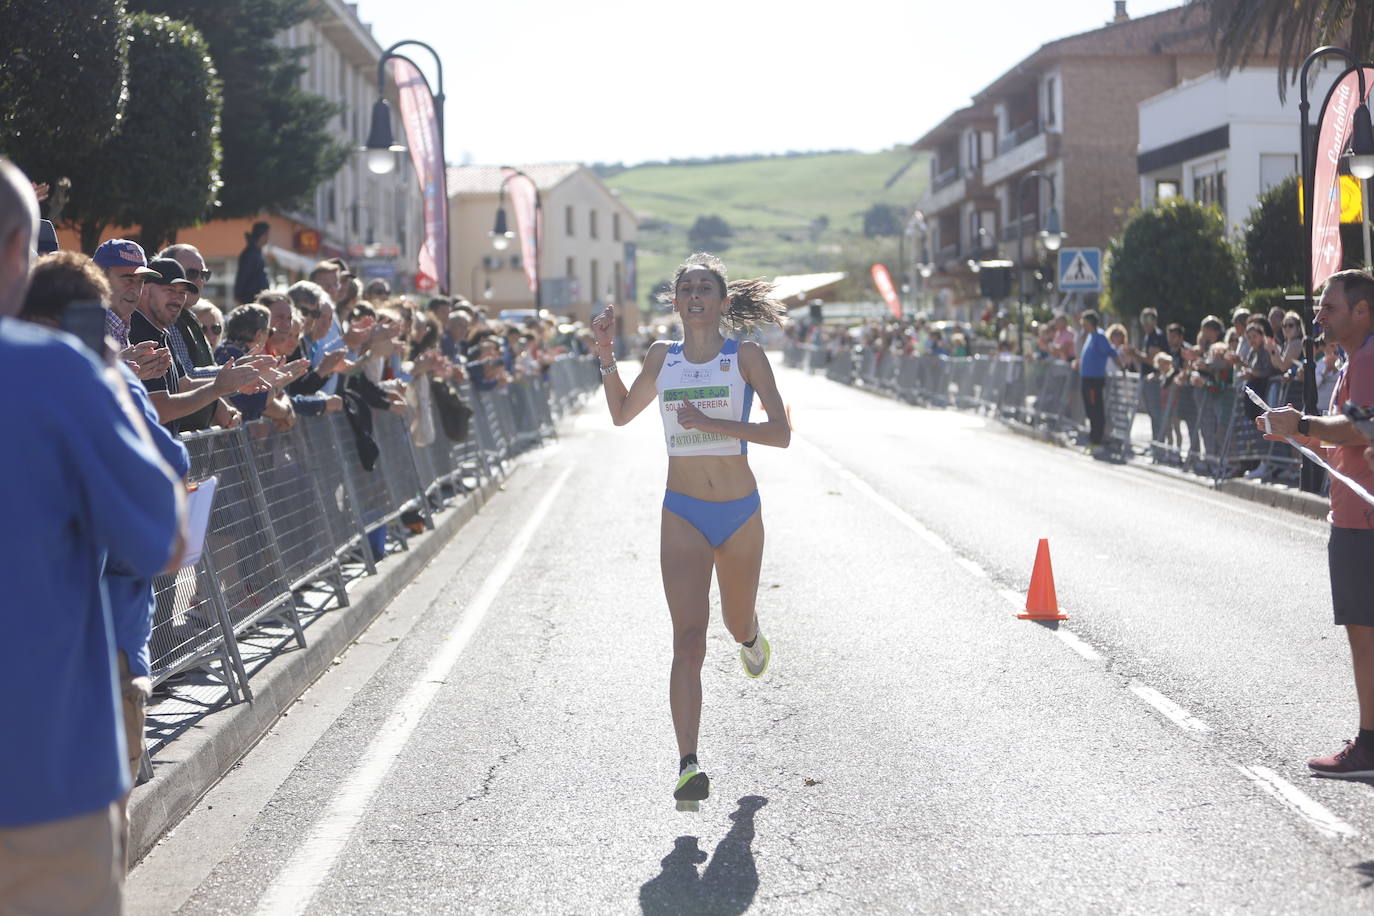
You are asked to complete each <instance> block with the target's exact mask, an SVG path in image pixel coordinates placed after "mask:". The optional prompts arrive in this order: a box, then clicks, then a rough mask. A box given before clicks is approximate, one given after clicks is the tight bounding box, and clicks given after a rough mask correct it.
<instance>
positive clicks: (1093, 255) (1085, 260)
mask: <svg viewBox="0 0 1374 916" xmlns="http://www.w3.org/2000/svg"><path fill="white" fill-rule="evenodd" d="M1059 289H1060V291H1061V292H1065V293H1100V292H1101V291H1102V249H1101V248H1061V249H1059Z"/></svg>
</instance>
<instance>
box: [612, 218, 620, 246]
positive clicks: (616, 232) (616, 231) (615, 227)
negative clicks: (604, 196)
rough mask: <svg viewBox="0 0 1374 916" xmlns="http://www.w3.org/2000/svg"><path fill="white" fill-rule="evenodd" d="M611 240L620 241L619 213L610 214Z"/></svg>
mask: <svg viewBox="0 0 1374 916" xmlns="http://www.w3.org/2000/svg"><path fill="white" fill-rule="evenodd" d="M611 240H612V241H616V242H618V241H620V214H619V213H612V214H611Z"/></svg>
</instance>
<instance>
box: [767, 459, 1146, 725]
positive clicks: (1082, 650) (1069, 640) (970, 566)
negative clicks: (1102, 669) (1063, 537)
mask: <svg viewBox="0 0 1374 916" xmlns="http://www.w3.org/2000/svg"><path fill="white" fill-rule="evenodd" d="M793 438H794V439H796V440H797V441H804V440H801V439H800V438H799V437H797V436H795V435H794V436H793ZM806 444H807V446H808V447H809V448H810V449H811V450H812V451H813V452H814V453H815V455H816V457H817V458H818V459H819V460H820V462H821V463H822V464H824V465H825V466H826V467H828V468H830V469H831V470H832V471H834V472H835V473H837V474H839V475H840V476H841V477H843V478H844V479H845V480H847V481H849V483H850V485H851V486H853V487H854V488H855V489H857V490H858V491H859V492H861V493H863V494H864V495H865V496H867V497H868V498H869V499H871V500H873V501H874V502H875V503H877V504H878V506H879V507H881V508H882V509H883V510H884V511H885V512H887V513H888V514H889V515H891V516H892V517H893V518H895V519H897V520H898V521H900V522H901V523H902V524H903V525H905V526H906V527H907V528H910V529H911V530H912V531H914V532H916V533H917V534H918V535H920V536H921V537H922V538H923V539H924V540H925V541H926V542H927V543H929V544H930V545H932V546H933V547H935V548H937V549H938V550H940V551H941V552H943V553H954V548H953V547H951V546H949V544H947V543H945V541H943V540H942V539H941V538H940V536H939V535H937V534H936V533H935V532H933V531H931V530H930V529H929V528H927V527H925V526H924V525H922V524H921V523H920V522H918V521H916V519H914V518H912V517H911V515H909V514H908V513H907V512H906V511H905V510H904V509H902V508H900V507H899V506H897V505H896V504H895V503H893V502H892V501H891V500H889V499H888V498H887V497H885V496H883V495H881V494H880V493H878V491H877V490H874V489H873V488H872V487H871V486H869V485H868V484H867V483H865V482H864V481H863V480H860V479H859V477H858V475H856V474H855V473H854V472H853V471H851V470H849V469H848V468H846V467H844V465H842V464H840V463H839V462H838V461H836V460H835V459H834V458H831V457H830V456H829V455H827V454H826V453H825V452H823V451H821V449H820V448H819V447H818V446H816V445H815V444H813V443H810V442H808V443H806ZM954 562H956V563H958V564H959V565H960V566H962V567H963V568H964V569H966V570H968V571H969V572H970V573H972V574H973V575H975V576H977V577H979V578H980V579H991V576H989V575H988V573H987V570H985V569H983V567H982V566H981V565H979V564H978V562H977V561H976V560H971V559H969V558H968V557H960V556H955V558H954ZM997 593H998V594H1000V595H1001V596H1002V597H1003V598H1006V599H1007V601H1008V602H1010V603H1011V605H1012V607H1015V608H1018V609H1020V610H1025V607H1026V604H1025V598H1024V597H1023V596H1022V595H1021V594H1020V593H1019V592H1014V591H1012V590H1011V589H1009V588H999V589H998V590H997ZM1054 633H1055V635H1056V636H1058V637H1059V638H1060V639H1061V640H1062V641H1063V642H1064V644H1065V645H1067V646H1068V647H1069V648H1070V649H1073V651H1075V652H1077V653H1078V654H1079V655H1081V656H1083V657H1084V658H1086V659H1087V660H1088V661H1090V662H1100V661H1101V660H1102V656H1101V655H1100V654H1098V652H1097V650H1096V649H1094V648H1093V647H1092V646H1090V645H1088V644H1087V643H1086V642H1084V641H1083V640H1082V639H1080V638H1079V637H1078V636H1076V635H1074V634H1073V633H1070V632H1069V631H1068V630H1066V629H1064V628H1063V627H1059V628H1057V629H1056V630H1055V631H1054ZM1161 699H1162V698H1161ZM1166 702H1167V701H1166Z"/></svg>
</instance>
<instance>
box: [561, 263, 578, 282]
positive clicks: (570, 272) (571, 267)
mask: <svg viewBox="0 0 1374 916" xmlns="http://www.w3.org/2000/svg"><path fill="white" fill-rule="evenodd" d="M563 276H565V277H567V278H568V279H569V280H574V279H576V278H577V262H576V261H574V260H573V259H572V258H568V266H567V269H566V270H564V271H563Z"/></svg>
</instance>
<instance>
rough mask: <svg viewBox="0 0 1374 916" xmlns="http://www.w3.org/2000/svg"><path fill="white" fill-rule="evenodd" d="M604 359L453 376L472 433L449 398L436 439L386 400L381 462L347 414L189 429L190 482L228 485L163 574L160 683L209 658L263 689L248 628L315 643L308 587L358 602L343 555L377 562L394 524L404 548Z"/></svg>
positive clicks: (577, 394) (237, 680)
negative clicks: (471, 379)
mask: <svg viewBox="0 0 1374 916" xmlns="http://www.w3.org/2000/svg"><path fill="white" fill-rule="evenodd" d="M595 363H596V360H595V359H594V358H589V357H575V356H567V357H561V358H559V359H558V360H556V361H555V362H554V363H553V364H552V365H551V366H549V367H548V370H547V373H546V378H535V379H529V380H524V381H517V382H512V383H510V384H509V385H507V386H505V387H503V388H501V389H498V390H493V391H487V392H476V391H473V390H472V389H471V386H469V385H466V384H462V385H455V386H453V390H454V391H455V393H456V394H458V396H459V398H460V399H461V400H462V402H463V404H464V405H466V407H467V408H468V409H470V410H471V411H472V413H471V416H470V418H469V422H468V428H467V435H466V436H464V437H463V438H462V439H461V440H459V441H454V440H453V439H450V438H449V437H448V436H447V435H446V433H445V430H444V426H443V422H442V415H441V412H440V407H439V405H438V404H437V403H432V404H431V407H430V411H431V413H432V415H433V416H432V420H433V430H434V433H433V438H432V439H431V440H430V441H427V442H425V443H424V444H423V445H417V444H416V442H415V436H414V435H413V434H412V431H411V425H410V424H411V421H413V420H414V419H415V417H414V415H413V413H412V412H410V411H407V412H406V413H404V414H402V413H395V412H391V411H381V410H374V411H373V412H372V438H373V441H374V442H375V444H376V446H377V455H376V459H375V462H374V463H373V464H372V465H371V467H368V466H366V465H365V464H364V462H363V459H362V457H361V455H360V452H359V448H358V442H357V439H356V438H355V436H354V432H353V429H352V427H351V426H350V424H349V421H348V418H347V416H346V415H345V414H343V413H334V414H327V415H324V416H318V417H300V418H298V419H297V421H296V424H295V426H294V427H292V428H291V429H290V430H287V431H282V430H280V429H277V428H276V427H275V426H274V425H273V424H272V423H271V421H269V420H257V421H254V422H252V423H247V424H245V425H243V426H241V427H239V428H237V429H229V430H223V429H216V430H210V431H206V432H198V433H189V434H187V435H184V436H183V437H182V441H183V442H184V443H185V445H186V448H187V450H188V451H189V452H190V456H191V471H190V474H189V475H188V481H190V482H191V483H192V484H193V485H194V484H195V483H197V482H199V481H202V480H205V479H207V478H208V477H210V476H212V475H217V476H218V477H219V484H218V490H217V492H216V495H215V502H214V508H213V510H212V512H211V517H210V526H209V530H208V533H207V535H206V542H205V549H204V551H203V553H202V555H201V558H200V560H199V562H197V563H196V564H195V566H193V567H187V568H184V569H182V570H180V571H178V572H177V573H175V574H169V575H164V576H160V577H158V578H157V579H156V580H155V581H154V584H153V593H154V598H155V605H156V607H155V612H154V615H153V632H152V637H151V639H150V642H149V651H150V656H151V667H152V681H153V683H154V685H157V684H160V683H162V682H163V681H166V680H167V679H168V678H170V677H172V676H173V675H176V674H178V673H180V672H183V671H186V670H188V669H191V668H205V669H207V670H209V671H211V672H212V673H214V674H217V676H218V677H219V679H221V680H222V681H223V683H224V685H225V687H226V689H227V690H228V693H229V696H230V699H231V701H233V702H238V701H239V699H240V696H242V697H244V698H247V699H250V700H251V699H252V696H253V694H252V688H251V686H250V685H249V683H248V676H247V673H246V671H245V670H244V665H243V661H242V659H241V658H240V656H239V651H238V646H237V640H238V638H239V637H240V636H241V635H243V634H244V633H245V632H247V631H250V630H252V629H254V628H256V627H258V626H260V625H262V624H263V623H264V622H265V621H269V620H276V621H282V622H283V623H285V624H286V625H287V626H288V627H289V628H290V630H291V633H292V637H293V638H294V640H295V642H296V643H297V644H298V645H299V646H302V647H304V646H305V644H306V634H305V631H304V629H303V628H302V626H301V621H300V618H299V617H298V615H297V612H296V594H295V593H296V592H297V591H299V590H301V589H303V588H305V587H307V586H314V585H323V586H325V587H326V588H327V589H328V590H329V591H331V592H332V593H333V596H334V598H335V600H336V601H337V605H338V606H344V605H346V604H347V603H348V592H347V589H346V588H345V584H344V574H343V566H342V564H343V563H344V562H358V563H361V564H362V565H363V567H364V568H365V569H366V571H367V572H368V573H369V574H372V573H375V572H376V557H374V556H373V554H372V547H371V545H370V543H369V540H368V535H369V533H372V532H374V531H375V530H376V529H378V528H385V529H386V532H387V534H388V537H390V538H391V539H393V541H394V542H397V543H399V545H400V546H401V547H402V548H404V547H405V546H406V539H407V537H408V535H409V531H408V529H407V527H406V525H405V524H404V523H403V516H408V515H409V514H410V513H416V514H417V515H418V517H419V518H420V519H421V520H422V521H423V522H424V524H425V525H427V526H430V527H432V525H433V521H432V518H431V513H432V511H433V510H434V509H435V508H438V507H439V506H441V505H442V503H443V500H444V497H445V495H446V494H449V493H451V494H457V493H460V492H462V491H464V490H467V489H470V488H471V487H472V486H475V485H476V484H478V483H480V482H481V480H483V479H491V478H492V477H493V476H494V475H498V474H501V473H504V471H505V465H506V463H507V462H508V461H509V460H510V459H511V458H513V457H514V456H515V455H516V454H517V453H518V452H519V451H520V450H521V449H524V448H527V447H530V446H533V445H536V444H538V443H540V442H542V441H543V440H544V439H545V438H548V437H550V436H555V435H556V434H557V433H556V428H555V421H556V419H557V417H559V416H561V415H563V414H564V413H566V412H568V411H569V410H572V409H573V408H575V407H576V406H578V404H580V403H581V402H582V401H583V400H585V399H586V397H587V395H588V394H589V393H590V392H591V391H592V390H593V389H595V388H596V387H599V386H600V373H599V372H598V371H597V369H596V365H595ZM421 383H422V384H423V383H428V380H427V379H426V380H424V381H423V382H421Z"/></svg>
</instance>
